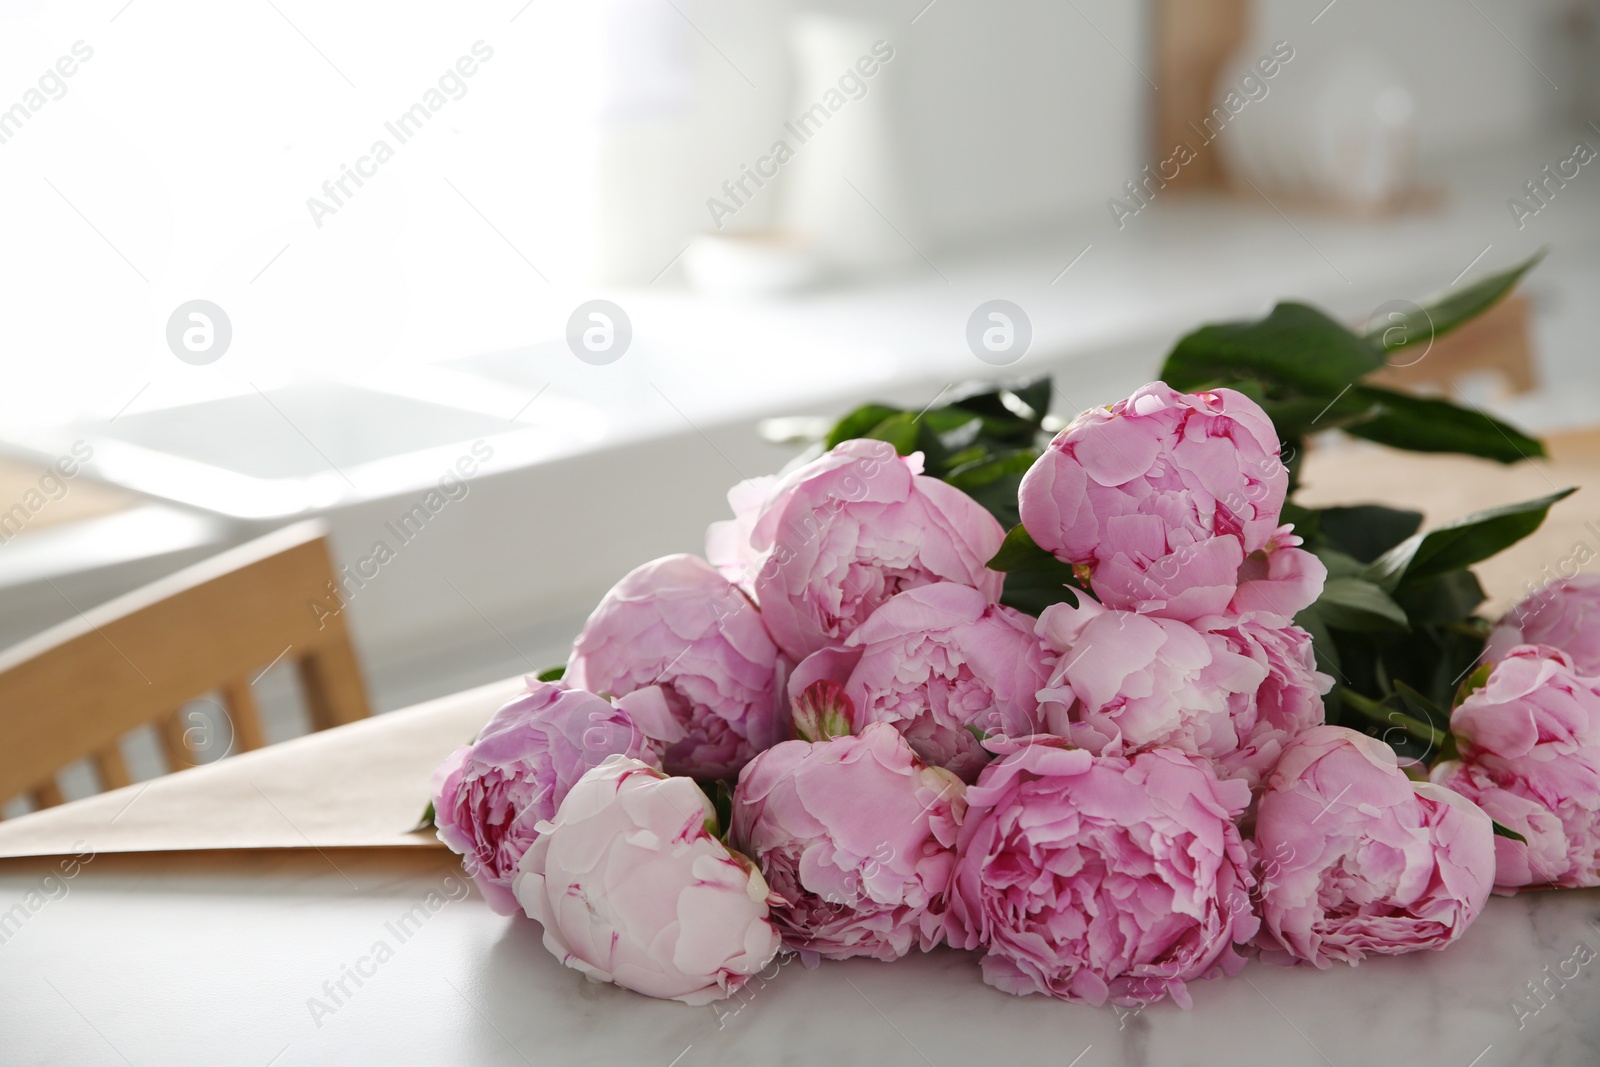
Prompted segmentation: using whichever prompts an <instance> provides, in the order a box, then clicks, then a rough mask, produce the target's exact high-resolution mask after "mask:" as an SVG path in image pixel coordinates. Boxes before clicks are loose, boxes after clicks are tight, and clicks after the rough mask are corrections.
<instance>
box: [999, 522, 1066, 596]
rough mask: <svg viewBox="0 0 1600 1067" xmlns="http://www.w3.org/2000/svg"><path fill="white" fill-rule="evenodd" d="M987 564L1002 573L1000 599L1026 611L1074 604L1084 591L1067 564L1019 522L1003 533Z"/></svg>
mask: <svg viewBox="0 0 1600 1067" xmlns="http://www.w3.org/2000/svg"><path fill="white" fill-rule="evenodd" d="M988 566H989V569H990V570H996V571H1003V572H1004V573H1005V575H1006V583H1005V587H1004V591H1003V592H1002V593H1001V596H1000V603H1002V604H1004V605H1006V606H1007V607H1011V608H1016V609H1017V610H1018V611H1022V612H1026V613H1027V614H1029V615H1038V614H1039V613H1040V612H1041V611H1043V610H1044V609H1045V608H1047V607H1049V606H1050V605H1051V604H1062V603H1066V604H1071V605H1073V606H1074V607H1076V606H1077V605H1078V604H1079V603H1080V594H1082V595H1083V596H1087V595H1088V591H1087V590H1086V589H1084V587H1083V585H1082V583H1080V582H1079V581H1078V577H1077V575H1076V574H1075V573H1074V572H1073V569H1072V566H1071V564H1067V563H1062V562H1061V561H1060V560H1059V559H1056V558H1055V557H1054V556H1052V555H1051V554H1050V553H1048V552H1046V551H1045V550H1044V549H1042V548H1040V547H1039V546H1038V545H1037V544H1035V543H1034V540H1033V538H1032V537H1031V536H1029V534H1028V531H1027V529H1026V528H1025V527H1024V526H1023V525H1022V524H1021V523H1018V524H1017V525H1016V526H1013V527H1012V528H1011V530H1010V532H1009V533H1007V534H1006V539H1005V541H1003V542H1002V543H1001V545H1000V551H999V552H996V553H995V556H994V559H991V560H990V561H989V564H988Z"/></svg>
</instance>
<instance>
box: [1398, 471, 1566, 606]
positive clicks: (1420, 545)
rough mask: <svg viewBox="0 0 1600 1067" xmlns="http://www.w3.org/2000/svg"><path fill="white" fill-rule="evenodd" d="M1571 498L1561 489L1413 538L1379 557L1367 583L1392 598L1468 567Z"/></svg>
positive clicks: (1517, 537)
mask: <svg viewBox="0 0 1600 1067" xmlns="http://www.w3.org/2000/svg"><path fill="white" fill-rule="evenodd" d="M1575 492H1577V490H1576V489H1563V490H1562V491H1561V492H1559V493H1552V494H1550V495H1549V496H1545V497H1540V498H1539V499H1537V500H1529V501H1525V502H1523V503H1520V504H1507V505H1506V506H1504V507H1499V508H1491V509H1490V510H1488V511H1480V512H1477V513H1476V514H1473V515H1468V516H1467V517H1466V518H1464V519H1457V520H1456V521H1455V522H1453V523H1451V524H1450V525H1448V526H1441V527H1439V528H1438V529H1437V530H1430V531H1429V532H1427V533H1425V534H1415V535H1413V536H1411V537H1408V538H1407V539H1406V540H1404V541H1402V542H1400V543H1399V544H1398V545H1396V546H1394V547H1393V548H1391V549H1390V550H1389V551H1388V552H1385V553H1384V554H1383V555H1382V556H1379V557H1378V559H1377V560H1375V561H1374V562H1373V564H1372V566H1371V567H1370V568H1369V569H1368V572H1367V577H1368V578H1369V579H1371V580H1372V581H1374V582H1376V583H1377V584H1378V585H1381V586H1382V587H1383V588H1384V589H1386V590H1388V591H1389V592H1390V593H1393V592H1394V591H1395V590H1397V589H1399V588H1401V587H1402V586H1404V585H1408V584H1415V583H1417V582H1420V581H1422V580H1423V579H1425V578H1432V577H1434V576H1436V575H1440V574H1444V573H1445V572H1447V571H1453V570H1460V569H1461V568H1463V567H1470V566H1472V564H1474V563H1479V562H1482V561H1483V560H1486V559H1488V558H1489V557H1490V556H1492V555H1494V554H1495V553H1497V552H1499V551H1501V550H1502V549H1504V548H1507V547H1509V546H1511V545H1513V544H1516V543H1517V542H1518V541H1520V540H1522V539H1523V538H1524V537H1527V536H1528V535H1529V534H1531V533H1533V531H1535V530H1537V529H1538V528H1539V525H1540V523H1542V522H1544V518H1545V515H1547V514H1548V513H1549V511H1550V508H1551V506H1552V505H1554V504H1555V503H1556V502H1557V501H1559V500H1564V499H1565V498H1567V497H1569V496H1571V495H1572V494H1573V493H1575Z"/></svg>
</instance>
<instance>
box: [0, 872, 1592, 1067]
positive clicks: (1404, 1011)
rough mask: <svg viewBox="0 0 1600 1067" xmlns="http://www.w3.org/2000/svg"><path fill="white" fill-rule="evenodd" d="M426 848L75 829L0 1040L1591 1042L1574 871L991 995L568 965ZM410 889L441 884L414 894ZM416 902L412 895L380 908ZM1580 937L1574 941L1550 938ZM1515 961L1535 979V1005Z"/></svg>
mask: <svg viewBox="0 0 1600 1067" xmlns="http://www.w3.org/2000/svg"><path fill="white" fill-rule="evenodd" d="M451 859H452V857H449V856H447V855H445V854H443V853H438V852H430V853H426V854H424V855H420V856H419V855H415V854H412V853H396V852H366V853H355V852H347V851H346V852H330V853H328V854H325V855H323V854H318V853H317V852H314V851H310V850H296V851H289V852H261V853H250V854H237V853H235V854H221V855H219V854H190V855H179V854H165V855H160V854H158V855H147V856H113V855H104V856H100V857H98V858H96V859H95V860H93V861H92V862H91V863H90V864H88V865H87V866H85V867H84V868H83V869H82V871H81V873H79V874H78V876H77V877H76V878H74V879H72V880H71V881H69V882H66V883H64V884H65V886H66V890H65V895H64V896H61V897H60V898H59V899H56V900H49V901H47V902H45V903H44V904H42V906H40V907H39V908H38V910H37V912H36V913H33V914H30V915H29V916H28V917H27V918H26V919H25V920H24V921H23V922H22V924H21V926H20V928H16V929H14V930H12V931H10V932H9V933H8V934H7V935H6V936H5V939H4V943H0V1062H3V1063H5V1064H70V1065H72V1067H88V1065H93V1064H102V1063H104V1064H139V1065H142V1064H204V1065H206V1067H211V1065H213V1064H218V1063H228V1064H250V1065H260V1067H266V1065H268V1064H271V1065H273V1067H295V1065H299V1064H342V1063H353V1064H354V1063H383V1064H408V1063H444V1064H466V1063H471V1064H483V1065H489V1064H524V1063H528V1064H540V1065H544V1064H590V1065H600V1064H618V1065H627V1067H639V1065H647V1067H649V1065H654V1067H669V1065H671V1067H697V1065H702V1064H797V1065H801V1064H803V1065H813V1064H831V1065H839V1067H844V1065H850V1064H873V1065H887V1064H929V1065H937V1067H945V1065H949V1067H969V1065H971V1064H982V1063H1007V1064H1030V1065H1031V1064H1038V1065H1051V1067H1068V1065H1070V1067H1109V1065H1113V1064H1115V1065H1120V1067H1134V1065H1146V1064H1151V1065H1160V1067H1183V1065H1195V1067H1201V1065H1204V1067H1211V1065H1214V1064H1226V1065H1229V1067H1258V1065H1259V1067H1289V1065H1295V1064H1308V1065H1318V1064H1327V1065H1331V1067H1372V1065H1377V1064H1383V1065H1390V1064H1392V1065H1396V1067H1400V1065H1404V1067H1510V1065H1513V1064H1522V1065H1528V1067H1535V1065H1537V1067H1550V1065H1557V1067H1586V1065H1592V1064H1594V1063H1597V1062H1600V977H1597V975H1600V959H1595V958H1594V955H1593V953H1594V951H1595V950H1597V949H1600V893H1596V892H1595V891H1592V890H1590V891H1578V892H1562V893H1533V894H1527V895H1524V896H1522V897H1519V898H1515V899H1494V900H1491V901H1490V903H1489V906H1488V908H1487V910H1486V911H1485V912H1484V914H1483V916H1482V918H1480V919H1479V920H1478V922H1477V924H1476V925H1475V926H1473V927H1472V929H1471V930H1469V931H1468V933H1467V935H1466V936H1465V938H1464V939H1463V940H1462V941H1461V942H1459V943H1458V944H1456V945H1455V946H1453V947H1451V948H1450V949H1448V950H1446V951H1444V952H1424V953H1418V954H1415V955H1411V956H1406V957H1402V958H1397V959H1374V960H1369V961H1368V962H1366V963H1364V964H1362V965H1360V966H1359V967H1354V968H1352V967H1346V966H1338V967H1335V968H1334V969H1333V970H1331V971H1327V972H1318V971H1316V970H1314V969H1309V968H1307V969H1298V968H1297V969H1284V968H1280V967H1275V966H1269V965H1266V964H1260V963H1252V964H1250V965H1249V966H1248V967H1247V968H1246V969H1245V971H1244V972H1243V973H1242V974H1241V975H1240V976H1238V977H1236V978H1233V979H1220V980H1217V981H1213V982H1203V983H1196V984H1195V985H1194V986H1192V990H1193V995H1194V1001H1195V1007H1194V1009H1193V1010H1192V1011H1188V1012H1184V1011H1181V1010H1179V1009H1177V1008H1176V1007H1174V1006H1172V1005H1171V1004H1161V1005H1157V1006H1154V1007H1150V1008H1148V1009H1146V1010H1144V1011H1143V1012H1141V1013H1136V1014H1135V1013H1129V1012H1126V1011H1122V1012H1119V1011H1118V1010H1115V1009H1112V1008H1104V1009H1095V1008H1089V1007H1083V1006H1077V1005H1070V1004H1063V1003H1059V1002H1054V1001H1047V1000H1045V999H1043V998H1041V997H1027V998H1017V997H1012V996H1009V995H1007V994H1003V993H1000V992H997V991H995V990H993V989H990V988H989V987H987V986H985V985H983V984H982V983H981V981H980V978H979V972H978V965H977V962H976V957H975V956H972V955H969V954H966V953H957V952H953V951H948V950H945V951H938V952H935V953H932V954H930V955H926V956H924V955H917V956H914V957H911V958H908V959H906V960H903V961H901V962H899V963H895V964H882V963H878V962H875V961H851V962H848V963H826V964H824V965H823V966H822V967H821V968H819V969H818V970H816V971H806V970H805V969H804V968H803V967H802V966H800V964H799V963H798V961H791V962H787V963H784V964H782V965H779V966H775V967H774V968H773V969H772V970H771V971H769V972H768V973H769V974H772V975H773V978H772V980H771V981H770V982H767V983H764V984H761V985H759V986H758V987H755V988H753V989H752V990H749V991H747V992H746V993H745V994H744V996H743V998H742V999H738V1000H730V1001H727V1002H724V1003H721V1004H718V1005H716V1006H714V1007H700V1008H689V1007H685V1006H683V1005H680V1004H675V1003H669V1002H662V1001H653V1000H649V999H647V998H645V997H642V996H639V995H636V994H633V993H629V992H627V991H625V990H622V989H620V988H617V987H615V986H606V985H592V984H590V983H589V982H587V981H586V980H585V979H584V978H583V977H582V976H580V975H579V974H578V973H577V972H576V971H572V970H569V969H567V968H564V967H562V966H561V965H560V964H559V963H558V962H557V961H556V960H555V959H554V958H553V957H552V956H550V954H549V953H547V952H546V951H545V950H544V948H543V947H542V945H541V944H540V941H539V928H538V925H537V924H536V923H534V922H533V921H532V920H530V919H526V918H522V917H517V918H505V917H502V916H498V915H495V914H493V913H492V912H491V911H490V910H489V908H488V907H487V906H486V905H485V904H484V903H483V901H482V900H481V899H479V898H478V896H477V895H476V893H475V892H474V893H471V894H468V895H464V894H467V883H465V881H464V879H463V878H462V876H461V875H460V872H459V870H458V869H457V868H456V867H455V866H454V865H453V864H452V863H451V862H450V860H451ZM56 862H57V861H50V860H8V861H4V862H0V908H8V907H10V906H11V905H12V904H13V903H14V902H17V901H21V900H23V899H24V898H25V895H26V894H27V893H28V892H29V891H30V890H34V889H39V888H40V887H41V878H43V877H44V876H45V875H46V874H48V873H49V872H50V871H52V870H54V869H55V863H56ZM57 892H58V893H59V892H60V890H59V889H58V890H57ZM430 893H434V894H436V897H435V900H436V901H438V902H441V903H440V906H438V907H437V910H435V911H432V912H430V911H428V905H427V898H428V895H429V894H430ZM452 895H454V896H456V897H458V898H460V899H455V900H452V899H450V897H451V896H452ZM418 904H422V909H421V911H420V912H418V913H417V914H419V915H421V916H424V918H419V919H414V920H412V921H411V922H410V923H408V924H406V925H405V926H401V925H400V920H401V917H402V916H403V915H405V914H406V913H408V912H410V911H411V909H412V908H413V907H414V906H415V905H418ZM401 935H404V940H403V941H402V940H401ZM380 941H381V942H385V943H386V944H387V945H388V946H389V949H390V950H392V958H386V959H384V961H383V962H381V963H379V962H377V961H376V959H375V958H372V959H368V957H372V956H373V953H374V952H375V949H376V943H377V942H380ZM1580 945H1582V946H1586V947H1587V948H1588V949H1589V950H1590V953H1589V958H1590V959H1591V960H1592V961H1593V962H1590V963H1588V964H1587V965H1580V964H1578V963H1575V962H1569V961H1572V960H1573V959H1574V949H1575V948H1577V947H1578V946H1580ZM377 951H378V952H379V954H382V953H381V950H377ZM1576 958H1577V959H1582V958H1584V957H1583V955H1582V954H1581V953H1580V954H1579V955H1578V956H1577V957H1576ZM358 965H359V966H360V968H361V970H362V971H365V972H367V976H366V977H364V978H363V979H362V984H360V985H359V986H357V985H356V984H355V982H354V981H353V980H350V979H346V981H345V991H346V993H348V996H345V995H342V994H338V991H337V989H336V988H335V990H334V993H332V994H330V993H329V992H328V990H326V989H325V988H324V985H323V983H324V982H332V983H337V982H338V981H339V980H340V978H341V976H342V975H344V974H345V973H346V972H345V968H346V967H347V966H349V967H352V968H353V967H356V966H358ZM1563 968H1564V969H1565V973H1566V974H1567V975H1569V976H1571V977H1569V978H1568V979H1567V980H1562V979H1560V978H1559V974H1560V972H1561V971H1562V969H1563ZM1551 975H1557V976H1558V977H1554V978H1552V977H1550V976H1551ZM1529 982H1535V983H1540V982H1547V983H1548V984H1547V988H1548V990H1549V992H1547V993H1546V994H1545V996H1546V999H1547V1002H1546V1003H1544V1004H1543V1005H1542V1006H1541V1002H1540V1001H1539V1000H1537V999H1535V998H1534V997H1533V996H1532V994H1531V993H1530V992H1529V988H1528V983H1529ZM335 996H337V1001H336V1000H335V999H334V997H335ZM312 998H318V1000H319V1001H320V1002H321V1005H322V1007H318V1006H317V1005H316V1004H313V1003H312ZM1519 1003H1520V1004H1522V1005H1523V1008H1522V1009H1521V1011H1519V1010H1518V1009H1517V1007H1516V1006H1517V1005H1518V1004H1519ZM329 1009H331V1011H330V1010H329ZM1534 1009H1538V1010H1537V1011H1534ZM319 1022H320V1025H319ZM1519 1023H1520V1025H1519Z"/></svg>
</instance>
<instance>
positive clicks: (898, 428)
mask: <svg viewBox="0 0 1600 1067" xmlns="http://www.w3.org/2000/svg"><path fill="white" fill-rule="evenodd" d="M921 432H922V425H921V423H919V422H918V421H917V416H916V415H915V414H914V413H913V412H910V411H897V412H895V413H894V414H893V415H890V416H889V417H888V418H886V419H884V420H883V421H882V422H880V423H878V424H877V425H876V426H874V427H872V429H870V430H868V431H867V432H866V433H864V434H862V435H861V436H862V437H866V438H870V439H872V440H874V441H887V442H889V444H891V445H893V446H894V450H895V451H896V452H898V453H899V454H900V455H902V456H909V455H910V454H911V453H913V452H915V451H917V449H918V446H919V442H918V438H919V437H920V436H921Z"/></svg>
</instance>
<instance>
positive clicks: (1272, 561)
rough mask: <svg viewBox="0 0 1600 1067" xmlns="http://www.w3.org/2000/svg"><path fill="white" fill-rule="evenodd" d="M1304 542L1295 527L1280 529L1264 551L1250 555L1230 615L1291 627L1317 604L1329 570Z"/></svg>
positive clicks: (1240, 569)
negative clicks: (1274, 620)
mask: <svg viewBox="0 0 1600 1067" xmlns="http://www.w3.org/2000/svg"><path fill="white" fill-rule="evenodd" d="M1300 543H1301V539H1300V538H1299V537H1297V536H1295V534H1294V527H1293V526H1280V527H1278V529H1277V530H1276V531H1275V532H1274V533H1273V535H1272V537H1271V538H1270V539H1269V540H1268V541H1267V544H1266V546H1265V547H1264V548H1262V549H1261V550H1259V551H1257V552H1252V553H1250V555H1248V556H1246V557H1245V558H1244V563H1243V564H1242V565H1241V566H1240V567H1239V588H1238V589H1237V590H1236V591H1235V592H1234V594H1233V600H1232V601H1231V602H1230V603H1229V605H1228V614H1230V615H1251V614H1253V615H1257V616H1261V617H1265V616H1268V615H1270V616H1274V617H1276V618H1277V619H1278V620H1280V621H1281V623H1282V624H1283V625H1285V626H1287V625H1288V624H1289V623H1290V622H1291V621H1292V620H1293V619H1294V617H1295V616H1296V615H1298V614H1299V613H1300V612H1301V611H1303V610H1304V609H1306V608H1309V607H1310V606H1311V605H1312V604H1314V603H1315V602H1316V599H1317V597H1319V596H1321V595H1322V586H1323V584H1324V583H1326V582H1327V580H1328V568H1327V567H1326V566H1324V565H1323V562H1322V561H1321V560H1320V559H1318V558H1317V557H1316V556H1314V555H1312V554H1311V553H1310V552H1307V551H1306V550H1305V549H1303V548H1300V547H1299V546H1300Z"/></svg>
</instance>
